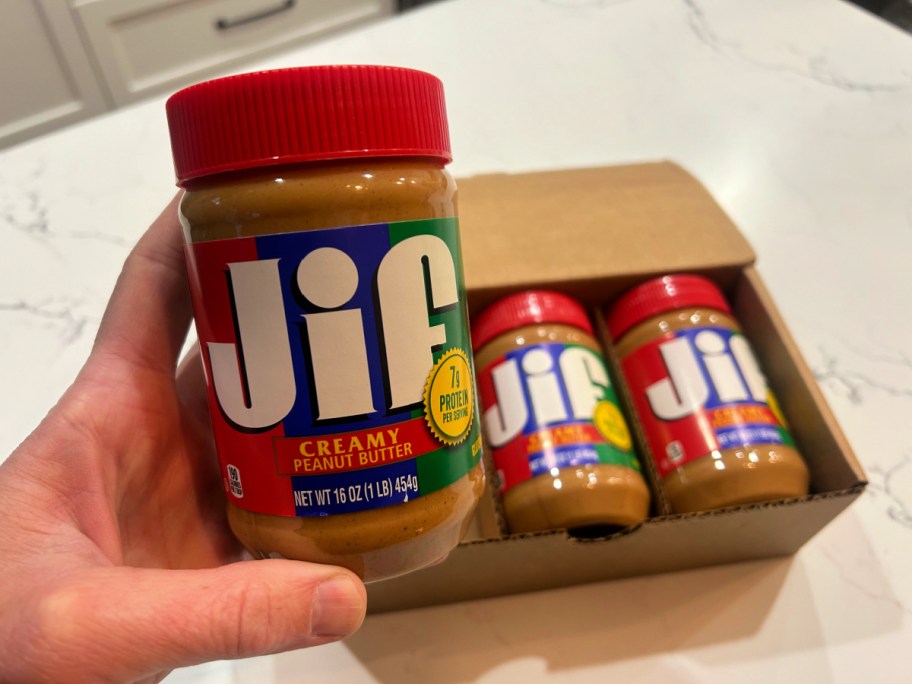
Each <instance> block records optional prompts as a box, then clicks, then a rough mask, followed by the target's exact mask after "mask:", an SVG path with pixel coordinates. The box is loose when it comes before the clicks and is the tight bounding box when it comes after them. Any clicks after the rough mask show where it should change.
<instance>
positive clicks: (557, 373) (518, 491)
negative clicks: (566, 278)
mask: <svg viewBox="0 0 912 684" xmlns="http://www.w3.org/2000/svg"><path fill="white" fill-rule="evenodd" d="M567 311H569V312H570V315H569V316H568V315H567V314H566V312H567ZM495 318H496V319H500V320H494V319H495ZM555 319H556V320H558V321H560V320H566V321H569V322H568V323H564V322H551V321H552V320H555ZM510 320H512V321H513V322H514V323H519V325H518V326H517V327H510V323H509V321H510ZM574 323H575V324H574ZM492 324H493V325H492ZM589 325H590V324H589V322H588V320H587V315H586V313H585V310H584V309H583V308H582V307H581V306H580V305H579V304H578V303H576V302H575V301H574V300H571V299H570V298H569V297H566V296H564V295H561V294H559V293H553V292H547V291H533V292H529V293H520V294H519V295H514V296H512V297H509V298H507V299H505V300H501V301H500V302H498V303H495V304H494V305H492V306H491V307H490V308H489V309H488V310H486V311H485V312H484V313H483V314H482V316H481V317H480V318H479V319H478V321H477V322H476V325H475V328H474V330H475V337H476V340H477V344H478V345H479V346H478V348H477V351H476V354H475V361H476V366H477V368H478V372H479V383H480V387H481V391H482V404H483V408H484V414H483V420H484V423H485V430H486V438H487V440H488V444H489V447H491V450H492V451H493V460H494V468H495V470H496V471H498V473H500V476H501V478H502V479H503V481H502V482H501V492H502V509H503V513H504V517H505V519H506V524H507V527H508V528H509V531H510V532H512V533H522V532H536V531H544V530H554V529H572V530H574V532H575V533H577V534H581V535H583V536H596V535H602V534H607V533H610V532H613V531H616V530H617V529H620V528H624V527H629V526H631V525H635V524H638V523H640V522H642V521H643V520H644V519H645V518H646V516H647V515H648V513H649V498H650V497H649V490H648V488H647V486H646V483H645V481H644V480H643V477H642V475H641V474H640V472H639V464H638V463H637V462H636V457H635V455H634V454H633V451H632V444H631V441H630V434H629V431H628V429H627V426H626V423H625V422H624V419H623V416H621V414H620V411H619V409H618V408H617V403H616V401H617V400H616V397H615V395H614V392H613V390H612V389H610V380H608V375H607V369H605V367H604V362H603V361H602V353H601V347H600V346H599V344H598V342H597V341H596V340H595V339H594V338H593V337H592V334H591V328H589ZM580 326H584V327H580ZM507 327H510V329H509V330H507V331H505V332H502V333H501V334H496V333H497V331H498V330H500V329H502V328H507ZM491 334H496V336H494V337H493V338H491V339H489V338H490V336H491ZM536 347H540V348H541V349H535V348H536ZM543 349H547V350H549V352H548V353H549V354H551V355H552V356H553V357H556V359H557V360H556V361H555V362H554V363H553V365H552V366H551V367H550V368H549V369H547V370H545V369H544V368H541V369H538V368H532V366H534V365H535V364H536V363H539V362H540V361H541V360H542V359H544V358H545V356H543V355H541V350H543ZM562 349H563V350H564V351H565V350H566V349H570V350H571V352H570V354H571V355H574V356H576V357H578V358H579V359H581V360H582V363H581V365H580V366H579V367H578V368H579V370H580V372H579V373H574V372H572V370H571V369H572V368H577V365H576V364H575V363H573V364H571V363H566V364H563V363H561V360H562V359H563V351H562ZM579 349H585V350H588V351H589V354H588V355H585V356H579V352H578V350H579ZM522 350H528V351H532V352H533V353H535V354H540V356H539V358H535V359H533V360H532V361H531V362H530V361H529V360H527V359H526V357H525V356H522V357H519V356H515V353H516V352H517V351H520V352H521V351H522ZM552 350H553V351H552ZM511 355H513V356H512V358H514V359H516V361H515V364H516V368H517V369H518V373H519V374H520V375H522V376H524V378H523V380H522V382H523V383H524V385H525V389H524V391H523V393H522V394H523V395H525V397H526V402H527V403H526V405H525V407H524V408H525V412H526V414H525V415H527V416H528V417H527V419H526V421H525V422H524V423H523V429H522V431H521V432H520V433H517V434H515V435H512V434H511V435H509V436H507V437H510V439H509V441H507V437H505V436H503V435H498V434H496V433H497V432H499V426H500V425H502V424H503V423H505V422H507V421H508V420H509V419H508V418H506V416H508V415H516V414H517V412H518V410H519V409H518V408H517V406H518V404H519V403H521V402H520V401H519V397H520V393H519V392H515V393H514V396H511V395H510V394H509V387H510V385H511V382H510V380H509V375H508V373H507V372H505V366H504V359H505V358H507V359H509V358H511ZM567 360H572V359H567ZM495 368H499V369H500V370H494V369H495ZM530 368H531V369H532V372H533V376H532V377H530V376H529V375H528V371H529V369H530ZM537 370H541V371H542V372H540V373H536V372H535V371H537ZM602 373H604V375H601V374H602ZM489 374H490V375H491V376H493V377H492V378H491V380H490V382H489V381H488V380H487V378H486V377H485V376H487V375H489ZM498 375H500V378H499V379H500V383H499V384H498V378H497V376H498ZM593 375H595V376H598V377H597V378H596V382H593ZM536 382H540V383H541V384H540V385H539V388H540V389H545V390H546V391H547V394H546V396H545V397H544V398H542V397H541V395H540V394H539V400H538V402H537V403H538V405H537V406H536V400H535V399H534V398H532V396H533V395H534V394H535V393H536V392H537V390H530V383H533V384H534V383H536ZM499 387H500V388H503V389H501V391H498V389H499ZM486 390H487V391H486ZM564 395H566V396H567V398H570V397H573V398H574V399H579V398H582V397H585V399H581V400H578V401H576V402H574V401H573V400H570V401H569V402H567V401H565V400H564ZM486 396H487V397H488V399H487V400H486V399H485V397H486ZM529 404H531V405H529ZM580 406H582V407H583V408H582V409H580V408H579V407H580ZM600 412H602V413H605V414H606V415H607V416H608V418H609V422H610V427H611V428H613V429H612V430H610V431H609V434H610V435H612V436H614V437H615V443H614V444H610V443H608V442H606V440H605V439H604V437H603V436H602V435H601V434H600V433H599V432H598V430H597V429H596V428H595V427H594V419H595V417H596V416H598V415H599V414H600ZM546 413H547V415H548V418H544V415H545V414H546ZM514 422H515V424H516V425H517V426H518V425H519V421H514ZM530 438H531V439H530ZM524 440H525V441H524ZM589 440H592V441H595V442H597V443H600V444H601V446H600V447H595V446H594V445H593V444H592V443H589ZM523 441H524V443H525V444H526V445H531V444H538V445H539V446H524V448H522V449H519V450H517V449H515V448H514V445H516V444H517V443H519V442H523ZM562 442H564V443H563V444H562ZM511 443H512V444H511ZM618 447H620V449H619V454H620V455H621V457H622V459H623V463H624V464H623V465H621V464H616V463H611V462H599V461H598V454H599V451H598V449H599V448H601V449H610V450H615V449H618ZM537 449H541V450H542V451H541V452H539V453H537V454H536V453H534V452H535V451H536V450H537ZM574 449H575V450H576V452H574V451H573V450H574ZM562 451H563V453H561V452H562ZM529 452H533V454H532V455H530V453H529ZM489 453H490V451H489ZM549 459H550V460H549ZM542 461H545V462H547V463H548V464H550V465H551V467H548V468H545V469H543V467H542V466H541V465H540V463H541V462H542ZM533 464H534V465H533ZM514 478H515V479H516V480H518V481H515V482H514V481H513V479H514Z"/></svg>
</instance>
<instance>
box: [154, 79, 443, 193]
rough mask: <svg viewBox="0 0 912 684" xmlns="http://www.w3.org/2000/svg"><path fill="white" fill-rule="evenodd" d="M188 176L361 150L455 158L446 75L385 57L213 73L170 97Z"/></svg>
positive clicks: (174, 138) (175, 148) (181, 177)
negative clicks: (363, 62)
mask: <svg viewBox="0 0 912 684" xmlns="http://www.w3.org/2000/svg"><path fill="white" fill-rule="evenodd" d="M166 109H167V113H168V127H169V128H170V130H171V149H172V152H173V154H174V169H175V171H176V173H177V182H178V185H183V184H184V183H186V182H187V181H190V180H192V179H194V178H200V177H202V176H209V175H212V174H216V173H224V172H226V171H239V170H242V169H253V168H258V167H264V166H271V165H275V164H289V163H297V162H309V161H325V160H331V159H351V158H355V157H385V156H392V157H429V158H433V159H437V160H439V161H441V162H442V163H444V164H447V163H449V162H450V161H452V159H453V155H452V153H451V152H450V135H449V130H448V129H447V120H446V107H445V105H444V100H443V84H441V82H440V80H439V79H437V78H436V77H434V76H432V75H431V74H427V73H425V72H423V71H415V70H414V69H402V68H399V67H385V66H358V65H346V66H316V67H301V68H296V69H277V70H275V71H260V72H254V73H250V74H241V75H240V76H229V77H227V78H219V79H216V80H214V81H206V82H204V83H199V84H197V85H194V86H190V87H189V88H185V89H184V90H181V91H179V92H177V93H175V94H174V95H172V96H171V97H170V98H169V99H168V102H167V104H166Z"/></svg>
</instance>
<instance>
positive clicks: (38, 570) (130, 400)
mask: <svg viewBox="0 0 912 684" xmlns="http://www.w3.org/2000/svg"><path fill="white" fill-rule="evenodd" d="M190 319H191V311H190V299H189V294H188V287H187V279H186V272H185V269H184V264H183V255H182V251H181V236H180V226H179V224H178V221H177V204H176V201H175V202H172V203H171V204H170V205H169V206H168V208H167V209H165V211H164V212H163V213H162V215H161V216H160V217H159V218H158V219H157V220H156V221H155V223H153V225H152V227H151V228H150V229H149V230H148V231H147V233H146V234H145V235H144V236H143V238H142V239H141V240H140V242H139V244H138V245H137V246H136V248H135V249H134V250H133V252H132V253H131V254H130V256H129V257H128V258H127V261H126V263H125V265H124V268H123V272H122V273H121V275H120V278H119V279H118V281H117V285H116V287H115V290H114V293H113V295H112V297H111V301H110V302H109V304H108V308H107V310H106V312H105V315H104V318H103V320H102V322H101V327H100V330H99V332H98V336H97V338H96V340H95V345H94V348H93V349H92V353H91V355H90V356H89V359H88V361H87V362H86V364H85V366H84V367H83V368H82V370H81V372H80V373H79V376H78V377H77V378H76V380H75V381H74V383H73V385H72V386H71V387H70V388H69V389H68V390H67V391H66V393H65V394H64V395H63V397H62V398H61V399H60V401H59V402H58V403H57V405H56V406H55V407H54V408H53V409H52V410H51V412H50V413H49V414H48V416H47V417H46V418H45V419H44V420H43V421H42V423H41V424H40V425H39V426H38V428H37V429H36V430H35V431H34V432H33V433H32V434H31V435H30V436H29V437H28V438H27V439H26V440H25V442H23V443H22V445H20V447H19V448H18V449H17V450H16V451H15V452H13V454H12V455H11V456H10V457H9V459H8V460H7V461H6V462H5V463H3V464H2V465H0V514H2V518H0V681H16V682H19V681H35V680H39V681H45V680H48V681H116V682H124V681H159V680H160V679H161V678H163V677H164V676H165V675H167V673H168V672H169V671H170V670H171V669H172V668H174V667H180V666H184V665H191V664H195V663H200V662H205V661H208V660H215V659H220V658H239V657H246V656H253V655H261V654H266V653H276V652H279V651H285V650H290V649H294V648H301V647H304V646H312V645H316V644H322V643H326V642H330V641H335V640H337V639H339V638H341V637H343V636H345V635H347V634H349V633H351V632H352V631H354V630H355V629H357V628H358V626H359V625H360V624H361V621H362V620H363V618H364V611H365V602H366V599H365V592H364V587H363V585H362V584H361V582H360V580H359V579H358V578H357V577H356V576H355V575H353V574H352V573H350V572H349V571H347V570H343V569H341V568H336V567H332V566H322V565H314V564H309V563H302V562H298V561H284V560H266V561H242V562H233V561H238V560H239V559H240V557H241V548H240V546H239V544H238V543H237V542H236V541H235V540H234V538H233V536H232V535H231V533H230V531H229V529H228V525H227V522H226V517H225V503H224V498H223V495H222V494H221V489H222V488H221V483H220V476H219V472H218V466H217V461H216V458H215V454H214V447H213V445H212V440H211V436H210V430H209V419H208V415H207V412H206V411H207V409H206V402H205V391H204V380H203V371H202V364H201V363H200V358H199V354H198V353H196V354H193V355H191V356H190V357H189V358H188V359H185V360H184V362H182V363H181V365H180V367H179V368H176V360H177V356H178V354H179V353H180V349H181V346H182V343H183V340H184V338H185V336H186V333H187V329H188V326H189V324H190Z"/></svg>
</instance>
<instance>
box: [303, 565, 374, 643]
mask: <svg viewBox="0 0 912 684" xmlns="http://www.w3.org/2000/svg"><path fill="white" fill-rule="evenodd" d="M363 620H364V599H363V598H362V594H361V591H360V590H359V588H358V587H356V586H355V583H354V581H353V580H352V579H351V578H350V577H348V576H347V575H336V576H335V577H333V578H332V579H329V580H327V581H325V582H323V583H322V584H320V585H319V586H318V587H317V589H316V592H314V603H313V614H312V622H311V631H312V632H313V634H314V636H328V637H343V636H348V635H349V634H351V633H352V632H354V631H355V630H356V629H358V627H360V626H361V622H362V621H363Z"/></svg>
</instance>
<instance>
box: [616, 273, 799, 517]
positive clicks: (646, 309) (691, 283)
mask: <svg viewBox="0 0 912 684" xmlns="http://www.w3.org/2000/svg"><path fill="white" fill-rule="evenodd" d="M625 307H626V311H621V309H622V308H625ZM656 311H658V313H655V312H656ZM650 312H651V313H650ZM608 325H609V328H610V329H611V331H612V336H614V337H615V340H616V342H615V351H616V354H617V356H618V359H619V361H620V365H621V368H622V370H623V372H624V375H625V378H626V380H627V383H628V387H629V389H630V393H631V395H632V399H633V402H634V405H635V406H636V408H637V414H638V418H639V420H640V423H641V425H642V427H643V431H644V433H645V435H646V441H647V443H648V446H649V448H650V451H651V452H652V458H653V462H654V464H655V465H656V469H657V471H658V474H659V477H660V482H661V487H662V489H663V491H664V495H665V497H666V498H667V500H668V502H669V504H670V506H671V509H672V511H673V512H675V513H688V512H694V511H705V510H711V509H715V508H723V507H726V506H736V505H742V504H749V503H756V502H761V501H771V500H776V499H784V498H791V497H797V496H804V495H805V494H807V493H808V481H809V473H808V469H807V466H806V465H805V463H804V460H803V459H802V457H801V455H800V454H799V453H798V451H797V449H796V448H795V447H794V445H793V443H792V442H791V438H790V436H789V435H788V430H787V425H786V423H785V419H784V418H783V417H782V416H781V414H780V413H779V411H778V406H776V405H775V399H772V394H771V393H770V392H769V391H768V390H767V389H766V386H765V380H764V379H763V377H762V375H761V374H760V370H759V368H758V367H757V366H756V361H755V360H754V359H753V354H752V353H751V352H750V351H749V348H748V347H747V344H746V342H744V340H743V335H742V332H741V328H740V326H739V325H738V323H737V321H736V320H735V319H734V318H733V317H732V316H731V313H730V312H729V309H728V305H727V303H726V302H725V300H724V299H723V297H722V294H721V292H719V291H718V289H717V288H716V287H715V285H714V284H712V283H711V282H709V281H707V280H705V279H703V278H700V277H698V276H690V275H686V274H685V275H675V276H665V277H664V278H660V279H656V280H654V281H649V282H647V283H645V284H643V285H641V286H639V288H634V289H633V290H631V291H629V292H628V293H627V294H626V295H624V296H622V298H621V300H619V302H618V303H617V304H615V306H614V308H613V309H612V310H611V311H610V312H609V316H608ZM703 330H705V331H707V332H708V333H709V334H711V335H716V331H722V335H725V334H726V333H725V331H728V334H734V337H733V338H730V340H729V345H730V346H729V347H728V350H726V349H724V348H723V346H722V345H721V344H719V343H718V338H717V337H712V338H709V339H703V340H701V339H700V338H699V337H693V338H688V339H691V340H694V341H695V343H693V344H692V347H691V348H692V349H694V351H695V355H694V358H696V356H698V355H700V353H701V347H702V350H705V353H704V354H703V358H702V360H701V361H693V360H690V363H691V364H692V366H690V365H688V364H685V363H680V362H681V359H682V356H683V359H684V360H688V359H690V357H689V356H687V354H684V355H678V354H677V353H671V352H668V351H667V350H668V347H666V351H665V352H663V356H662V358H664V363H665V364H666V366H667V367H666V368H665V369H664V370H663V371H662V372H661V374H668V375H669V376H670V378H671V385H667V386H665V387H663V386H661V384H665V383H667V382H668V379H666V378H664V377H663V378H662V379H661V380H660V381H658V383H656V382H654V383H653V384H651V385H649V386H648V387H647V386H646V385H647V382H645V381H643V378H644V377H646V376H645V371H644V370H643V369H644V368H645V367H647V366H648V365H649V357H646V356H645V354H644V352H643V351H641V350H643V349H645V348H646V347H649V345H651V344H655V343H657V342H660V343H661V342H664V344H665V345H668V344H669V343H672V344H676V343H678V344H679V343H680V341H681V338H677V342H676V343H675V342H672V341H673V340H675V339H676V338H675V335H676V334H678V333H679V332H681V331H693V332H696V333H697V335H699V334H700V331H703ZM738 338H740V339H739V340H738V343H737V345H735V344H733V343H731V339H738ZM710 342H712V343H713V344H710ZM717 344H718V345H719V346H718V347H716V346H715V345H717ZM735 348H737V350H738V351H740V354H738V353H735V354H731V353H730V350H731V349H735ZM677 351H680V348H679V349H677V350H676V352H677ZM658 358H659V356H658V355H656V356H655V359H658ZM707 359H709V361H707ZM698 364H702V367H703V368H704V369H706V368H709V366H710V365H712V364H715V366H714V367H715V368H722V369H723V371H717V372H716V374H715V377H713V374H712V373H708V372H706V371H704V372H703V373H702V374H698V373H697V372H696V370H694V371H693V372H692V373H688V372H686V371H685V370H682V367H685V368H692V369H697V368H699V367H700V365H698ZM729 369H730V370H731V372H730V373H725V372H724V371H725V370H729ZM742 384H743V385H744V386H743V387H742V386H741V385H742ZM672 386H673V388H674V390H673V391H674V394H675V397H676V400H678V401H680V402H681V404H684V403H685V401H686V400H687V399H688V398H689V397H707V396H708V397H709V399H706V400H704V403H705V404H714V406H711V407H709V408H707V407H706V406H705V405H701V406H698V407H695V408H694V409H693V411H692V412H690V413H686V412H685V410H684V409H682V410H681V411H680V412H679V413H680V415H675V416H674V418H669V417H667V416H666V417H665V419H663V416H662V412H661V411H660V410H659V408H658V407H657V404H658V402H657V401H654V400H655V395H656V394H658V392H657V390H664V389H667V387H672ZM751 392H753V396H752V394H751ZM650 394H652V395H653V396H652V397H650V396H649V395H650ZM725 394H728V395H729V398H730V400H729V402H728V403H726V402H725V401H724V400H723V399H720V397H722V396H723V395H725ZM717 395H718V396H717ZM651 402H652V403H651ZM694 403H696V401H694ZM745 406H746V408H744V407H745ZM732 407H734V408H732ZM758 407H759V409H758ZM758 410H759V411H762V413H763V415H765V416H766V417H765V418H763V420H764V421H765V422H764V424H763V425H762V428H761V429H758V428H757V427H756V426H755V425H752V424H751V422H750V419H749V418H744V416H750V415H754V414H757V412H758ZM731 411H733V412H735V413H734V414H733V415H735V416H739V417H738V418H735V419H732V422H734V423H735V425H734V426H732V427H729V428H725V427H722V428H719V427H718V424H719V422H720V421H721V420H723V419H724V418H726V416H727V415H729V414H728V413H727V412H731ZM691 420H693V421H696V422H697V424H699V425H700V428H699V430H700V431H701V432H702V434H703V436H704V438H706V435H709V437H708V441H706V442H705V443H703V444H702V448H699V449H696V451H693V450H691V452H690V453H688V452H687V449H686V448H685V447H682V444H684V443H685V442H684V441H682V440H681V439H679V436H680V435H681V434H682V432H681V430H682V428H680V427H679V425H680V424H681V423H686V422H687V421H691ZM676 421H678V422H677V425H675V422H676ZM739 421H741V423H743V425H740V424H738V422H739ZM771 426H774V427H773V428H772V429H771ZM685 429H686V428H685ZM726 429H728V430H730V431H735V430H743V432H742V433H741V437H740V439H742V443H739V444H734V445H731V446H728V447H724V446H722V444H721V443H720V442H717V441H716V440H717V439H718V438H717V437H716V436H714V435H723V434H724V432H725V430H726ZM683 434H686V433H683ZM735 434H737V433H735ZM764 435H765V436H766V437H764ZM745 437H746V439H745ZM693 443H694V442H690V443H688V444H693ZM682 450H683V451H684V453H682ZM675 457H677V458H678V459H680V461H679V463H678V464H675Z"/></svg>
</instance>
